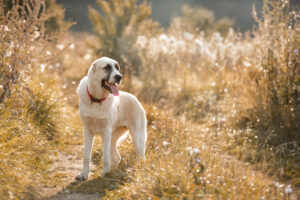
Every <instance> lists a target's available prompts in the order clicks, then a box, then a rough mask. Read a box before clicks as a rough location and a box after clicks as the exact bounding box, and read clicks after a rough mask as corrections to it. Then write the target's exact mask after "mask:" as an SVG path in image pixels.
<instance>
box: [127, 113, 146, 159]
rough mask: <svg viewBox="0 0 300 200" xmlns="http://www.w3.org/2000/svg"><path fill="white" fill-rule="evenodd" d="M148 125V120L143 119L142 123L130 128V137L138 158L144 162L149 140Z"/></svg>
mask: <svg viewBox="0 0 300 200" xmlns="http://www.w3.org/2000/svg"><path fill="white" fill-rule="evenodd" d="M146 123H147V122H146V119H142V121H141V122H140V123H137V124H136V125H135V126H131V127H129V131H130V135H131V137H132V139H133V143H134V146H135V149H136V153H137V157H138V158H139V159H143V160H144V159H145V150H146V140H147V131H146Z"/></svg>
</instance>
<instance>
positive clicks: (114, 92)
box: [110, 84, 119, 96]
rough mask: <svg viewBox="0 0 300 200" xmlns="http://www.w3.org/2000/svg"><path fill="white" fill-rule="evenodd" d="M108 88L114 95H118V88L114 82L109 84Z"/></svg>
mask: <svg viewBox="0 0 300 200" xmlns="http://www.w3.org/2000/svg"><path fill="white" fill-rule="evenodd" d="M110 89H111V91H112V93H113V95H114V96H119V90H118V88H117V86H116V84H112V85H110Z"/></svg>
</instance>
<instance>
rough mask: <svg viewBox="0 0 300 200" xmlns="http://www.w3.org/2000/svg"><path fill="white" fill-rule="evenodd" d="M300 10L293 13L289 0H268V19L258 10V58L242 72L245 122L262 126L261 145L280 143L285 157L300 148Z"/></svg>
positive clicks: (265, 8) (255, 45) (253, 125)
mask: <svg viewBox="0 0 300 200" xmlns="http://www.w3.org/2000/svg"><path fill="white" fill-rule="evenodd" d="M254 12H255V10H254ZM299 14H300V13H299V11H292V12H289V7H288V3H287V2H285V1H264V6H263V10H262V16H263V18H262V19H259V18H258V17H257V16H256V14H255V13H254V17H255V19H256V21H257V22H258V28H257V30H256V31H255V32H254V33H253V34H254V38H253V40H252V45H253V47H254V48H255V54H256V57H254V58H253V59H252V60H251V63H250V65H251V66H252V67H250V68H249V69H248V70H246V71H247V73H246V74H243V75H244V76H242V77H243V79H244V80H245V84H247V87H245V88H244V91H240V92H241V94H242V95H245V98H243V100H245V102H243V104H244V105H247V107H246V108H245V109H243V110H242V116H245V117H246V121H245V119H244V122H247V121H248V122H247V123H248V125H250V126H252V127H254V128H255V129H256V130H259V133H258V136H259V139H260V143H261V145H263V146H266V145H271V146H274V147H276V148H277V147H278V148H280V149H281V150H280V149H277V150H276V151H279V153H280V154H282V155H281V156H284V157H285V156H289V154H290V155H292V154H294V153H295V151H297V149H298V150H299V139H300V135H299V133H300V132H299V130H300V124H299V120H300V90H299V89H300V60H299V56H298V48H299V45H300V40H299V33H300V32H299V27H300V23H299Z"/></svg>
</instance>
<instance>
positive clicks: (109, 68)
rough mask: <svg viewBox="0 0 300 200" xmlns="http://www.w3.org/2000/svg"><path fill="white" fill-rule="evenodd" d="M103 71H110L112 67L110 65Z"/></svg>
mask: <svg viewBox="0 0 300 200" xmlns="http://www.w3.org/2000/svg"><path fill="white" fill-rule="evenodd" d="M103 69H105V70H107V71H110V70H111V66H110V65H106V66H105V67H104V68H103Z"/></svg>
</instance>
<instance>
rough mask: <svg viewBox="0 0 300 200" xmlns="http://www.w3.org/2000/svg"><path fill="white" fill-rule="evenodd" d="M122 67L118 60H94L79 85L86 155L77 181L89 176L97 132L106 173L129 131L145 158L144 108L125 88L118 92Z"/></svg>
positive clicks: (119, 157) (117, 162) (118, 158)
mask: <svg viewBox="0 0 300 200" xmlns="http://www.w3.org/2000/svg"><path fill="white" fill-rule="evenodd" d="M119 69H120V67H119V64H118V63H117V62H116V61H115V60H113V59H110V58H107V57H102V58H100V59H98V60H96V61H94V62H93V63H92V65H91V67H90V69H89V71H88V75H87V76H85V77H84V78H83V79H82V80H81V81H80V84H79V86H78V89H77V93H78V96H79V110H80V118H81V121H82V123H83V126H84V128H83V132H84V158H83V169H82V171H81V173H80V174H79V175H78V176H77V177H76V179H77V180H85V179H87V178H88V175H89V165H90V159H91V150H92V145H93V139H94V136H95V135H100V136H101V138H102V143H103V170H102V174H103V175H104V174H105V173H106V172H108V171H110V169H111V165H117V164H119V162H120V160H121V156H120V154H119V152H118V150H117V142H118V139H119V138H120V137H121V136H122V135H123V134H125V133H126V132H127V131H128V130H129V132H130V134H131V137H132V139H133V142H134V145H135V148H136V152H137V155H138V158H142V159H144V158H145V143H146V139H147V132H146V126H147V119H146V116H145V111H144V109H143V107H142V105H141V104H140V102H139V101H138V100H137V98H136V97H135V96H133V95H132V94H129V93H127V92H122V91H120V93H119V91H118V88H117V85H116V84H120V82H121V79H122V75H121V74H120V72H119Z"/></svg>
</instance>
